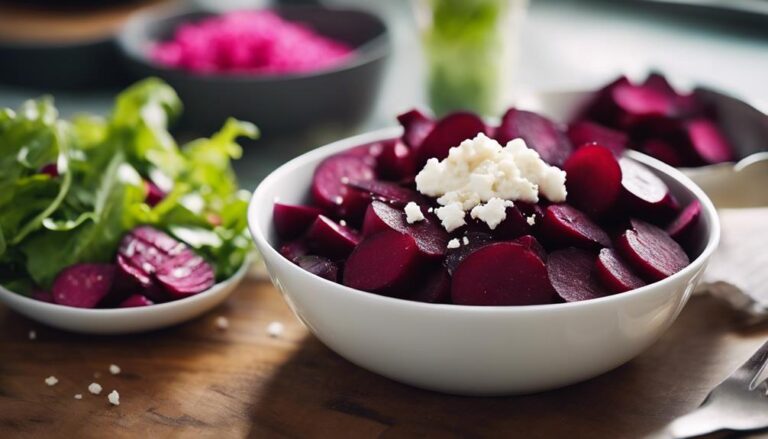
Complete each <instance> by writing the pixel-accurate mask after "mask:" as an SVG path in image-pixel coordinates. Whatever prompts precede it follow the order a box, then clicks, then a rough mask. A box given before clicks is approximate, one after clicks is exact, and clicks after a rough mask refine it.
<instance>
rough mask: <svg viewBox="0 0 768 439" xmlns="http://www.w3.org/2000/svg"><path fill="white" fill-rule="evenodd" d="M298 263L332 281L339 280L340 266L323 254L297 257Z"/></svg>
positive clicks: (306, 269) (303, 267)
mask: <svg viewBox="0 0 768 439" xmlns="http://www.w3.org/2000/svg"><path fill="white" fill-rule="evenodd" d="M295 262H296V265H298V266H299V267H301V268H302V269H304V270H305V271H308V272H310V273H312V274H314V275H316V276H320V277H322V278H323V279H328V280H329V281H331V282H338V280H339V266H338V265H336V264H335V263H334V262H333V261H331V260H330V259H327V258H324V257H322V256H315V255H305V256H299V257H298V258H296V261H295Z"/></svg>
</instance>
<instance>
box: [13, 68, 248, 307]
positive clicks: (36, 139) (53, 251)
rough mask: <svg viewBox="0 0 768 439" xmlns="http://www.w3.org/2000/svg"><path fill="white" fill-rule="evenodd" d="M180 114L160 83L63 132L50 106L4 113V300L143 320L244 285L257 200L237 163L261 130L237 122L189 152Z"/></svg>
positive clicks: (136, 89)
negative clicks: (236, 282) (224, 287)
mask: <svg viewBox="0 0 768 439" xmlns="http://www.w3.org/2000/svg"><path fill="white" fill-rule="evenodd" d="M181 109H182V105H181V101H180V100H179V98H178V96H177V95H176V93H175V91H174V90H173V89H172V88H171V87H170V86H168V85H167V84H165V83H164V82H162V81H161V80H159V79H155V78H150V79H146V80H143V81H141V82H138V83H136V84H134V85H133V86H131V87H129V88H128V89H126V90H125V91H123V92H122V93H120V94H119V95H118V96H117V98H116V100H115V105H114V108H113V110H112V112H111V114H110V115H109V116H107V117H100V116H95V115H80V116H76V117H73V118H72V119H70V120H65V119H63V118H60V117H59V115H58V112H57V110H56V108H55V106H54V104H53V100H52V99H51V98H47V97H46V98H41V99H38V100H30V101H27V102H25V103H24V104H23V105H22V106H21V108H19V109H18V110H16V111H14V110H11V109H7V108H5V109H0V286H2V288H0V299H3V300H4V301H5V302H6V303H8V302H7V300H5V299H7V298H8V297H9V293H10V294H14V295H16V296H19V297H17V298H14V301H17V300H18V299H24V300H26V301H27V302H32V301H33V299H37V301H38V303H35V306H38V305H41V306H42V305H44V306H48V307H53V308H64V307H63V306H56V305H67V306H69V307H75V308H126V309H122V310H106V309H99V310H95V311H94V310H90V309H89V310H84V309H79V310H77V311H90V312H92V313H93V312H117V311H136V310H130V309H127V308H132V307H142V308H162V307H167V306H168V305H171V303H161V302H172V301H175V300H177V299H185V300H182V301H181V302H184V301H187V300H192V299H196V297H193V296H199V295H204V294H201V293H208V292H209V290H212V289H216V286H218V285H219V284H220V283H222V282H224V281H227V280H231V279H232V278H233V277H236V275H238V274H239V275H242V273H243V272H244V270H243V269H242V267H243V266H244V265H245V262H246V261H247V259H248V255H249V253H250V251H251V243H250V242H251V241H250V238H249V236H248V232H247V227H246V210H247V205H248V199H249V196H250V194H249V193H248V192H247V191H243V190H240V189H239V188H238V185H237V181H236V178H235V175H234V172H233V170H232V168H231V165H230V161H231V159H236V158H239V157H240V155H241V153H242V151H241V148H240V146H239V145H238V144H237V143H236V139H237V138H238V137H241V136H244V137H250V138H256V137H257V136H258V130H257V128H256V127H255V126H254V125H252V124H250V123H247V122H242V121H238V120H235V119H230V120H228V121H227V122H226V123H225V125H224V126H223V127H222V128H221V130H220V131H219V132H217V133H215V134H214V135H212V136H211V137H210V138H202V139H197V140H193V141H191V142H189V143H187V144H186V145H183V146H179V145H178V144H177V143H176V141H175V140H174V138H173V136H172V135H171V134H170V132H169V131H168V124H169V122H171V121H173V120H174V119H176V118H177V117H178V116H179V114H180V112H181ZM11 292H12V293H11ZM20 296H26V297H20ZM222 300H223V299H222ZM41 302H50V303H41ZM51 303H52V304H54V305H51ZM174 303H176V302H174ZM155 304H156V305H155ZM9 305H10V306H13V305H12V304H9ZM147 305H154V306H147ZM17 309H18V308H17ZM70 311H74V310H70Z"/></svg>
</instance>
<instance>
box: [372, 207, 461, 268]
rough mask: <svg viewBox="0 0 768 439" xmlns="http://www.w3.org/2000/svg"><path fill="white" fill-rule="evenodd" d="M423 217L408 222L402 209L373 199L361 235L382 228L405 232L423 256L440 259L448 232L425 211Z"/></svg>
mask: <svg viewBox="0 0 768 439" xmlns="http://www.w3.org/2000/svg"><path fill="white" fill-rule="evenodd" d="M421 210H422V213H424V214H425V215H424V219H423V220H422V221H418V222H416V223H413V224H408V223H407V222H406V219H405V212H404V211H403V209H399V208H395V207H392V206H390V205H388V204H386V203H383V202H381V201H373V202H372V203H371V205H370V206H369V207H368V210H367V211H366V213H365V219H364V220H363V236H370V235H372V234H374V233H377V232H381V231H383V230H395V231H397V232H400V233H405V234H408V235H410V236H412V237H413V239H415V240H416V245H417V246H418V248H419V251H420V252H421V254H422V255H423V256H424V257H427V258H429V259H442V258H443V256H445V252H446V246H447V245H448V233H447V232H446V231H445V229H443V228H442V226H440V223H439V221H438V220H437V218H435V217H433V216H432V214H430V213H428V212H425V210H424V208H423V207H422V208H421Z"/></svg>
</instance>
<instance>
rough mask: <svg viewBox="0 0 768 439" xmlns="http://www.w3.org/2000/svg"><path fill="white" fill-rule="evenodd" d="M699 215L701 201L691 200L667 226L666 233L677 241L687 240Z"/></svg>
mask: <svg viewBox="0 0 768 439" xmlns="http://www.w3.org/2000/svg"><path fill="white" fill-rule="evenodd" d="M700 217H701V203H700V202H699V200H693V201H692V202H691V203H690V204H689V205H687V206H686V207H685V209H683V210H682V211H681V212H680V214H679V215H678V216H677V218H675V219H674V220H673V221H672V222H671V223H670V224H669V225H668V226H667V233H668V234H669V236H670V237H672V239H674V240H675V241H677V242H680V243H682V242H687V240H688V239H689V238H690V237H691V236H692V235H693V232H694V229H695V228H696V225H697V224H698V222H699V218H700Z"/></svg>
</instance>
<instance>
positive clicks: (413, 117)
mask: <svg viewBox="0 0 768 439" xmlns="http://www.w3.org/2000/svg"><path fill="white" fill-rule="evenodd" d="M397 120H398V122H400V125H402V127H403V136H402V139H403V142H405V144H406V145H407V146H408V147H410V148H411V149H414V150H416V149H419V148H420V147H421V144H422V142H424V139H425V138H426V137H427V136H428V135H429V133H430V132H431V131H432V128H434V126H435V121H434V120H433V119H432V118H431V117H430V116H427V115H426V114H424V113H422V112H421V111H419V110H416V109H414V110H411V111H408V112H407V113H403V114H400V115H399V116H397Z"/></svg>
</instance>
